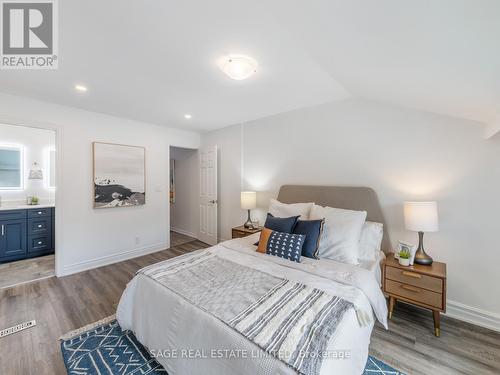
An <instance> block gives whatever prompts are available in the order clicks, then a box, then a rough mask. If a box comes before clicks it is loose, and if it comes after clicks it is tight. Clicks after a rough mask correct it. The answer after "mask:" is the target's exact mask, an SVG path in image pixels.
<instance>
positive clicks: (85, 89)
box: [75, 85, 87, 92]
mask: <svg viewBox="0 0 500 375" xmlns="http://www.w3.org/2000/svg"><path fill="white" fill-rule="evenodd" d="M75 90H76V91H80V92H86V91H87V87H86V86H83V85H75Z"/></svg>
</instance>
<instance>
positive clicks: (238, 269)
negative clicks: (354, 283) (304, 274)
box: [138, 250, 353, 374]
mask: <svg viewBox="0 0 500 375" xmlns="http://www.w3.org/2000/svg"><path fill="white" fill-rule="evenodd" d="M138 273H140V274H143V275H144V276H146V277H150V278H152V279H153V280H155V281H156V282H158V283H160V284H161V285H163V286H164V287H166V288H168V289H170V290H171V291H173V292H175V293H177V294H179V295H180V296H182V297H183V298H185V299H186V300H188V301H190V302H191V303H193V304H194V305H196V306H198V307H199V308H201V309H203V310H205V311H207V312H208V313H210V314H212V315H214V316H216V317H217V318H218V319H220V320H221V321H222V322H224V323H225V324H227V325H229V326H230V327H232V328H233V329H235V330H236V331H238V332H240V333H241V334H242V335H244V336H245V337H246V338H248V339H249V340H251V341H252V342H254V343H255V344H257V345H258V346H259V347H260V348H262V349H263V350H264V351H266V352H267V353H270V354H271V355H273V356H275V357H277V358H279V359H280V360H282V361H283V362H285V363H286V364H288V365H289V366H291V367H292V368H294V369H295V370H296V371H297V372H298V373H300V374H319V372H320V370H321V364H322V361H323V359H324V357H325V356H326V355H328V353H327V348H328V343H329V341H330V339H331V338H332V336H333V335H334V334H335V331H336V329H337V326H338V324H339V323H340V322H341V320H342V317H343V315H344V313H345V312H346V311H347V310H348V309H349V308H351V307H353V306H352V304H351V303H350V302H347V301H345V300H343V299H341V298H339V297H336V296H332V295H329V294H328V293H325V292H323V291H321V290H319V289H315V288H312V287H309V286H307V285H304V284H301V283H297V282H293V281H290V280H286V279H282V278H278V277H276V276H273V275H270V274H267V273H265V272H261V271H258V270H255V269H253V268H250V267H245V266H242V265H240V264H237V263H234V262H231V261H228V260H226V259H222V258H219V257H217V256H216V255H215V254H213V253H211V252H210V251H209V250H205V251H203V252H201V253H197V254H194V255H190V256H184V257H182V258H181V259H173V260H168V261H165V262H162V263H158V264H155V265H152V266H149V267H146V268H144V269H142V270H139V271H138Z"/></svg>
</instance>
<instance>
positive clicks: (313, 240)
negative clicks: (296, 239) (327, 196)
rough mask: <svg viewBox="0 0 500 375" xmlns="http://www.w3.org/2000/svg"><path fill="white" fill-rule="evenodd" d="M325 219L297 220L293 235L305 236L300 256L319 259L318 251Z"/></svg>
mask: <svg viewBox="0 0 500 375" xmlns="http://www.w3.org/2000/svg"><path fill="white" fill-rule="evenodd" d="M324 222H325V219H321V220H298V221H297V224H296V225H295V227H294V228H293V233H295V234H303V235H305V236H306V239H305V241H304V246H302V255H303V256H305V257H308V258H313V259H319V258H318V249H319V240H320V238H321V232H323V224H324Z"/></svg>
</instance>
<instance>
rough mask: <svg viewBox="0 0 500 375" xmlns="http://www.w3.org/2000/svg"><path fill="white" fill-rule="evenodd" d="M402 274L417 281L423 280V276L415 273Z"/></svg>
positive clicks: (405, 272) (403, 272) (404, 272)
mask: <svg viewBox="0 0 500 375" xmlns="http://www.w3.org/2000/svg"><path fill="white" fill-rule="evenodd" d="M401 274H402V275H404V276H409V277H414V278H415V279H421V278H422V275H420V274H418V273H415V272H408V271H402V272H401Z"/></svg>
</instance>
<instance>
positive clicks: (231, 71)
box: [221, 55, 259, 81]
mask: <svg viewBox="0 0 500 375" xmlns="http://www.w3.org/2000/svg"><path fill="white" fill-rule="evenodd" d="M258 66H259V64H258V63H257V61H256V60H255V59H253V58H251V57H249V56H244V55H230V56H228V57H226V58H225V60H224V63H223V64H222V66H221V69H222V71H223V72H224V73H225V74H226V75H227V76H228V77H229V78H232V79H235V80H237V81H241V80H243V79H247V78H248V77H250V76H252V75H253V74H255V73H256V72H257V67H258Z"/></svg>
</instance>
